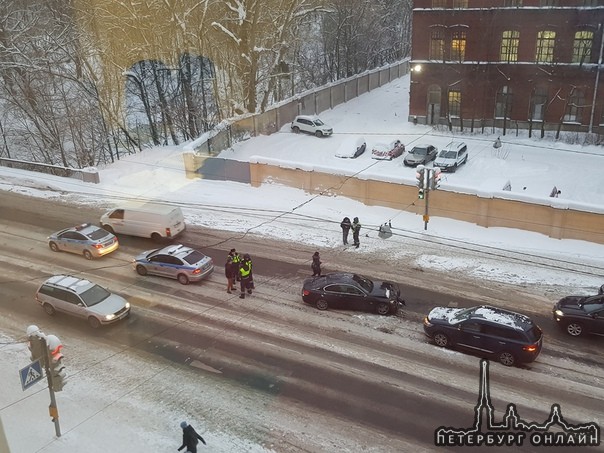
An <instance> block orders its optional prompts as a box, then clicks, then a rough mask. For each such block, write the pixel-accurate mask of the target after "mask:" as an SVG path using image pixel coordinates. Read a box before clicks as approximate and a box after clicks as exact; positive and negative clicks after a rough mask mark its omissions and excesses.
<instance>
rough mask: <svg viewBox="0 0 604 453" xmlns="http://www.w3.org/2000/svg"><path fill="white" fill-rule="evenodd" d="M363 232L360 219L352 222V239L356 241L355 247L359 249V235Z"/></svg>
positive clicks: (356, 218)
mask: <svg viewBox="0 0 604 453" xmlns="http://www.w3.org/2000/svg"><path fill="white" fill-rule="evenodd" d="M360 232H361V222H359V218H358V217H355V218H354V221H353V222H352V239H354V246H355V247H356V248H359V245H361V242H360V241H359V233H360Z"/></svg>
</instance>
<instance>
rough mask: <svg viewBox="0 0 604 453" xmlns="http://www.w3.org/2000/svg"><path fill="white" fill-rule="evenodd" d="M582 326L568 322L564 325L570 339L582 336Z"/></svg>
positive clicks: (578, 323)
mask: <svg viewBox="0 0 604 453" xmlns="http://www.w3.org/2000/svg"><path fill="white" fill-rule="evenodd" d="M583 331H584V328H583V324H581V323H580V322H572V321H571V322H569V323H568V324H566V333H568V334H569V335H570V336H571V337H580V336H581V335H583Z"/></svg>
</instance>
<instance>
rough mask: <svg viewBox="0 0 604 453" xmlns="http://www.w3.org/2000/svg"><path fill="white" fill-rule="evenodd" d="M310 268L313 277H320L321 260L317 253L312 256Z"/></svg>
mask: <svg viewBox="0 0 604 453" xmlns="http://www.w3.org/2000/svg"><path fill="white" fill-rule="evenodd" d="M310 267H311V268H312V276H313V277H320V276H321V258H320V257H319V252H315V254H314V255H313V256H312V264H311V266H310Z"/></svg>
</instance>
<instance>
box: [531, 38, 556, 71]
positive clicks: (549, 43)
mask: <svg viewBox="0 0 604 453" xmlns="http://www.w3.org/2000/svg"><path fill="white" fill-rule="evenodd" d="M555 43H556V32H555V31H551V30H544V31H540V32H539V33H537V52H536V54H535V61H536V62H537V63H552V62H553V61H554V44H555Z"/></svg>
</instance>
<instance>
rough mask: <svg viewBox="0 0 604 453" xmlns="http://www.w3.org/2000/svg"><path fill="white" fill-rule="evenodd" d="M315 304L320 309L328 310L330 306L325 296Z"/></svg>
mask: <svg viewBox="0 0 604 453" xmlns="http://www.w3.org/2000/svg"><path fill="white" fill-rule="evenodd" d="M315 305H316V306H317V308H318V309H319V310H327V309H328V308H329V304H328V303H327V301H326V300H325V299H323V298H321V299H319V300H318V301H317V302H316V304H315Z"/></svg>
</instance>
